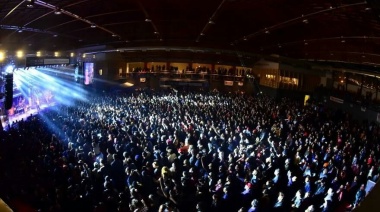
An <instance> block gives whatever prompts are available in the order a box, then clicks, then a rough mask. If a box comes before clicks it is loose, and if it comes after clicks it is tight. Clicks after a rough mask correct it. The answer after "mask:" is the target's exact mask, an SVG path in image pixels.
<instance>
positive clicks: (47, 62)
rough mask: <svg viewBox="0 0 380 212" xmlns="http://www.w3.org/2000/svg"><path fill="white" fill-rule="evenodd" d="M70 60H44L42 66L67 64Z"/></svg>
mask: <svg viewBox="0 0 380 212" xmlns="http://www.w3.org/2000/svg"><path fill="white" fill-rule="evenodd" d="M69 63H70V59H68V58H67V59H66V58H50V59H44V65H60V64H69Z"/></svg>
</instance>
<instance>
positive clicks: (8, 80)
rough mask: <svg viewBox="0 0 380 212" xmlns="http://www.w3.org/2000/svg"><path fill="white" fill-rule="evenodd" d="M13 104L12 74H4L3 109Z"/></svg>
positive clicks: (7, 108) (9, 107)
mask: <svg viewBox="0 0 380 212" xmlns="http://www.w3.org/2000/svg"><path fill="white" fill-rule="evenodd" d="M12 104H13V74H7V75H5V104H4V105H5V109H6V110H9V109H11V108H12Z"/></svg>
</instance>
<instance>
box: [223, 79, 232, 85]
mask: <svg viewBox="0 0 380 212" xmlns="http://www.w3.org/2000/svg"><path fill="white" fill-rule="evenodd" d="M224 85H225V86H233V85H234V81H227V80H225V81H224Z"/></svg>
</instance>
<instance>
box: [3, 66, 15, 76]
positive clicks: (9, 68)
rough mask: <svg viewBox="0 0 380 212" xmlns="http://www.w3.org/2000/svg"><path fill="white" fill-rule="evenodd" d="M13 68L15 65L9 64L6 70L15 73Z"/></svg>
mask: <svg viewBox="0 0 380 212" xmlns="http://www.w3.org/2000/svg"><path fill="white" fill-rule="evenodd" d="M13 68H14V66H13V65H8V66H7V67H5V72H6V73H9V74H12V73H13Z"/></svg>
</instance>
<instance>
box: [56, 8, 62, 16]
mask: <svg viewBox="0 0 380 212" xmlns="http://www.w3.org/2000/svg"><path fill="white" fill-rule="evenodd" d="M54 14H56V15H61V14H62V11H61V9H59V8H58V7H57V8H56V9H55V11H54Z"/></svg>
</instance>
